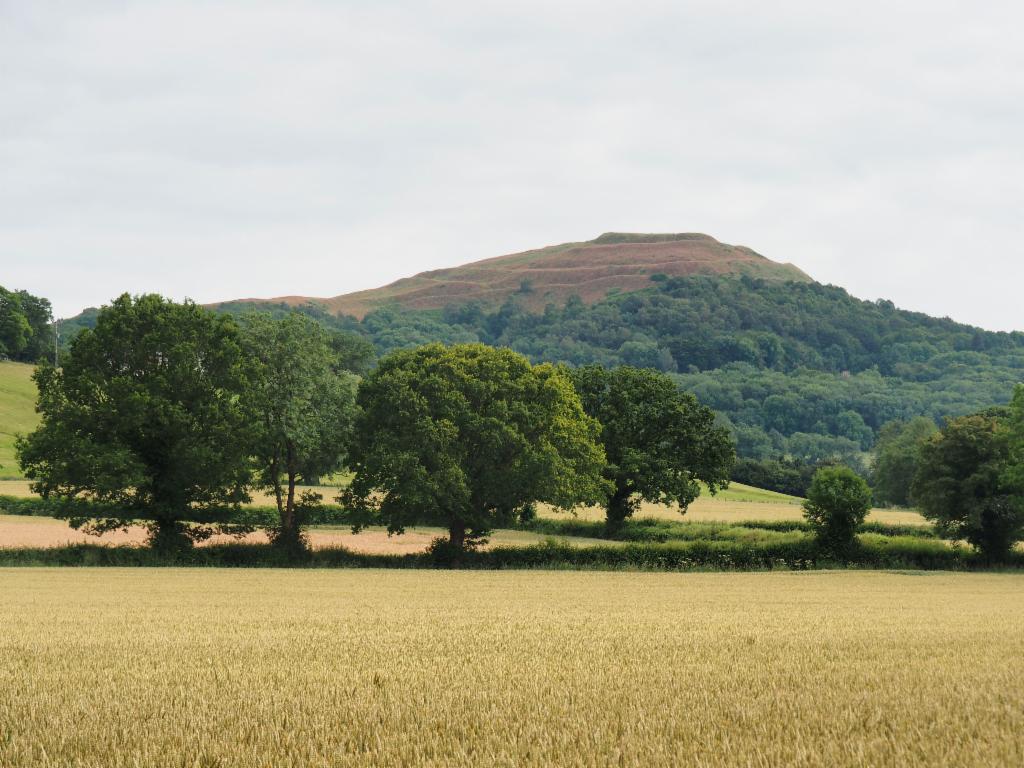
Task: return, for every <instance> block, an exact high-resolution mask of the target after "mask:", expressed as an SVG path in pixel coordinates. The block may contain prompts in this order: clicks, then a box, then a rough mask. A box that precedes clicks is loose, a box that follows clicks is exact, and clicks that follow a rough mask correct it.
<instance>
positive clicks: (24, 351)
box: [0, 286, 53, 363]
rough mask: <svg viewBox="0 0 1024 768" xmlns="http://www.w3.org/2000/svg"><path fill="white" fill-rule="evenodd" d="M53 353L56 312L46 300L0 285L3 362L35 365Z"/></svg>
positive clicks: (0, 357)
mask: <svg viewBox="0 0 1024 768" xmlns="http://www.w3.org/2000/svg"><path fill="white" fill-rule="evenodd" d="M52 352H53V312H52V311H51V309H50V302H49V301H48V300H47V299H43V298H40V297H39V296H33V295H32V294H31V293H29V292H28V291H8V290H7V289H6V288H3V287H2V286H0V359H2V358H4V357H9V358H10V359H12V360H18V361H20V362H25V363H35V362H39V361H40V360H42V359H44V358H45V357H47V356H48V355H51V354H52Z"/></svg>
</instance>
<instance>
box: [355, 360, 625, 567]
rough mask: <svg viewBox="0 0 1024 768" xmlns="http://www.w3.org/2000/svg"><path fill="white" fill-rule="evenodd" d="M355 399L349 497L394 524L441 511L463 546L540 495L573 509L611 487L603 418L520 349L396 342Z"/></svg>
mask: <svg viewBox="0 0 1024 768" xmlns="http://www.w3.org/2000/svg"><path fill="white" fill-rule="evenodd" d="M358 403H359V406H360V408H361V413H360V415H359V417H358V418H357V420H356V429H355V438H354V441H353V444H352V448H351V452H350V465H351V467H352V469H353V470H354V471H355V477H354V479H353V481H352V484H351V486H350V488H349V490H348V491H347V492H346V494H345V495H344V496H343V501H344V502H345V503H348V504H350V505H352V506H353V507H354V508H356V509H357V510H361V511H363V512H364V514H370V515H374V518H373V519H376V516H377V515H379V517H380V518H381V519H383V521H384V522H385V523H386V525H387V526H388V530H389V531H392V532H401V531H403V530H404V529H405V527H406V526H409V525H416V524H424V523H433V524H438V523H440V524H443V525H445V527H447V528H448V530H449V543H450V545H451V546H452V547H454V548H456V549H461V548H463V547H464V546H466V545H467V543H468V544H472V543H473V542H474V540H475V539H477V538H479V537H480V536H483V535H485V534H486V533H487V532H488V531H489V530H490V529H492V528H493V527H494V526H495V525H497V524H499V523H500V522H502V521H507V520H509V519H511V518H512V517H514V516H515V515H517V514H521V513H522V512H523V511H524V510H526V509H527V508H529V507H530V505H532V504H533V503H534V502H546V503H549V504H552V505H554V506H555V507H558V508H561V509H568V508H571V507H573V506H575V505H577V504H580V503H596V502H597V501H599V500H601V499H603V498H604V494H605V484H604V482H603V481H602V480H601V469H602V467H603V466H604V452H603V451H602V449H601V447H600V444H599V443H598V437H599V426H598V424H597V422H595V421H594V420H593V419H591V418H589V417H588V416H587V415H586V414H585V413H584V412H583V408H582V406H581V405H580V401H579V397H578V396H577V395H576V392H575V390H574V389H573V386H572V382H571V380H570V379H569V377H568V376H567V375H565V374H564V373H563V372H561V371H559V370H557V369H555V368H553V367H552V366H549V365H539V366H531V365H530V363H529V362H528V361H527V360H526V358H524V357H523V356H522V355H519V354H517V353H515V352H513V351H511V350H508V349H494V348H491V347H487V346H484V345H482V344H468V345H458V346H453V347H444V346H442V345H440V344H431V345H428V346H424V347H420V348H417V349H412V350H404V351H399V352H395V353H393V354H391V355H389V356H387V357H385V358H384V359H382V360H381V361H380V363H379V364H378V366H377V368H376V369H374V371H373V372H371V373H370V374H369V375H368V376H367V378H366V379H365V380H364V381H363V383H362V386H361V387H360V390H359V397H358ZM367 519H369V518H367Z"/></svg>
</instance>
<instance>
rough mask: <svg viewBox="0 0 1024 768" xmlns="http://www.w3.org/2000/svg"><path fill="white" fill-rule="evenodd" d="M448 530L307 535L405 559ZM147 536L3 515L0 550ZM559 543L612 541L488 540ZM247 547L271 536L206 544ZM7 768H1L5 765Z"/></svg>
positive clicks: (315, 531) (140, 540)
mask: <svg viewBox="0 0 1024 768" xmlns="http://www.w3.org/2000/svg"><path fill="white" fill-rule="evenodd" d="M446 533H447V532H446V531H444V530H443V529H441V528H431V527H426V526H424V527H419V528H409V529H408V530H407V531H406V532H405V533H404V534H402V535H401V536H389V535H388V532H387V530H386V529H385V528H383V527H379V526H373V527H371V528H368V529H366V530H364V531H361V532H360V533H358V534H355V533H352V530H351V528H348V527H346V526H340V525H339V526H317V527H316V528H312V529H310V530H309V532H308V536H309V543H310V546H311V547H312V548H313V549H323V548H325V547H346V548H347V549H350V550H352V551H353V552H363V553H366V554H393V555H405V554H410V553H413V552H423V551H424V550H425V549H427V547H428V546H430V543H431V541H433V540H434V539H435V538H437V537H439V536H444V535H445V534H446ZM147 536H148V533H147V531H146V529H145V528H143V527H142V526H141V525H137V526H132V527H131V528H129V529H128V530H127V531H112V532H110V533H106V534H104V535H103V536H100V537H96V536H90V535H88V534H86V533H83V532H81V531H76V530H74V529H72V528H70V527H69V526H68V524H67V523H66V522H65V521H64V520H56V519H54V518H52V517H24V516H17V515H2V514H0V549H3V548H5V547H63V546H67V545H69V544H103V545H109V546H120V545H126V544H127V545H135V546H142V545H143V544H145V543H146V540H147ZM550 539H554V540H556V541H558V542H560V543H562V544H569V545H572V546H588V545H593V544H605V545H607V544H609V542H607V541H603V540H599V539H590V538H586V537H584V536H549V535H547V536H541V535H539V534H536V533H530V532H529V531H513V530H501V531H495V532H494V533H493V534H492V535H491V536H490V537H489V538H488V544H487V547H498V546H528V545H530V544H539V543H541V542H542V541H546V540H550ZM238 541H240V542H244V543H247V544H266V543H267V542H268V538H267V535H266V533H264V532H262V531H255V532H253V533H251V534H248V535H246V536H243V537H234V536H214V537H212V538H210V539H209V540H207V541H206V542H203V543H201V544H200V545H199V546H206V545H208V544H225V543H230V542H238ZM0 768H2V767H0Z"/></svg>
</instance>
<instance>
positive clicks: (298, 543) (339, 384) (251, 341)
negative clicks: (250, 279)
mask: <svg viewBox="0 0 1024 768" xmlns="http://www.w3.org/2000/svg"><path fill="white" fill-rule="evenodd" d="M242 328H243V333H242V343H243V348H244V349H245V351H246V353H247V354H248V356H249V358H250V359H251V361H252V363H253V365H252V370H251V373H250V376H249V381H248V386H247V387H246V391H245V397H244V399H243V402H244V404H245V407H246V413H247V414H248V416H249V420H250V426H251V429H252V431H253V447H252V452H253V455H254V457H255V459H256V465H257V470H258V471H257V478H258V484H259V485H260V486H262V487H264V488H267V489H269V490H271V491H272V492H273V493H274V497H275V500H276V503H277V508H278V514H279V517H280V525H279V526H278V528H277V529H276V530H275V531H274V532H273V540H274V542H275V544H279V545H281V546H283V547H285V548H288V549H291V550H301V549H302V548H303V544H304V542H303V539H302V530H301V528H302V524H303V522H304V516H305V513H306V512H308V511H309V510H310V507H311V505H314V504H315V503H316V501H317V500H316V499H315V497H313V496H306V497H305V499H303V498H296V493H295V489H296V485H297V484H299V483H300V482H301V483H310V482H311V481H315V480H317V479H318V478H319V477H320V476H321V475H326V474H330V473H331V472H334V471H335V470H337V469H338V468H339V467H340V466H341V464H342V461H343V459H344V454H345V450H346V447H347V444H348V441H349V439H350V436H351V432H352V424H353V420H354V418H355V396H356V386H357V384H358V378H357V377H356V376H355V375H353V374H351V373H347V372H345V371H340V372H339V371H336V370H335V368H337V367H340V366H341V365H343V364H345V363H349V364H351V355H350V356H349V359H347V360H345V361H342V360H340V359H339V357H338V354H337V352H336V351H335V350H336V349H337V348H338V347H337V346H336V343H335V342H336V340H337V336H336V335H334V334H331V333H330V332H328V331H327V330H325V329H324V328H323V326H321V325H320V324H319V323H317V322H316V321H315V320H313V319H312V318H310V317H308V316H306V315H303V314H300V313H289V314H286V315H283V316H282V317H280V318H278V319H274V318H273V317H271V316H270V315H269V314H251V315H247V316H245V317H244V320H243V326H242ZM340 349H341V350H342V351H343V352H344V351H348V350H350V349H351V345H347V344H346V345H341V346H340Z"/></svg>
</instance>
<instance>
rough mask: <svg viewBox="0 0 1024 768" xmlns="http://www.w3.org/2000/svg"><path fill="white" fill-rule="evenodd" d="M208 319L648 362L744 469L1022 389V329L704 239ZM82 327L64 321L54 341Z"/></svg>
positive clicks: (354, 337) (385, 342) (867, 437)
mask: <svg viewBox="0 0 1024 768" xmlns="http://www.w3.org/2000/svg"><path fill="white" fill-rule="evenodd" d="M218 307H219V308H220V309H221V310H222V311H225V312H230V313H233V314H239V313H243V312H246V311H249V310H253V309H259V310H264V311H270V312H272V313H284V312H289V311H293V310H296V309H298V310H299V311H302V312H305V313H307V314H309V315H312V316H313V317H316V318H317V319H318V320H320V322H322V323H323V324H324V325H326V326H328V327H330V328H332V329H334V330H337V331H342V332H347V333H348V334H349V343H348V344H347V346H346V348H347V349H351V350H356V351H358V350H359V349H360V344H362V345H364V346H365V345H366V343H367V342H369V343H370V344H372V347H373V350H374V351H375V353H376V354H377V355H383V354H386V353H387V352H389V351H391V350H394V349H398V348H402V347H409V346H414V345H418V344H424V343H427V342H431V341H440V342H444V343H449V344H451V343H459V342H474V341H480V342H484V343H486V344H491V345H496V346H507V347H511V348H513V349H515V350H517V351H519V352H522V353H523V354H525V355H527V356H528V357H529V358H530V359H531V360H533V361H535V362H554V363H565V364H568V365H585V364H588V363H600V364H603V365H607V366H614V365H620V364H628V365H635V366H639V367H648V368H657V369H659V370H662V371H664V372H666V373H669V374H670V375H672V376H674V377H676V380H677V381H678V383H679V385H680V386H681V387H684V388H685V389H687V390H690V391H692V392H694V393H695V394H696V395H697V397H698V398H699V399H700V400H701V401H702V402H704V403H706V404H707V405H710V406H711V407H713V408H714V409H715V410H717V411H718V412H719V414H720V415H721V419H722V421H723V423H725V424H726V425H728V426H729V427H730V428H731V429H732V431H733V434H734V435H735V437H736V440H737V442H738V446H739V450H740V453H741V455H743V456H745V457H749V458H752V459H758V460H762V459H782V458H787V459H793V460H796V461H798V462H817V461H821V460H823V459H841V460H843V461H846V462H848V463H850V464H851V465H854V466H857V465H858V464H860V465H862V466H866V465H867V455H866V453H867V452H868V451H869V450H870V449H871V447H872V446H873V444H874V440H875V437H876V435H877V434H878V432H879V430H880V429H881V427H882V426H883V425H884V424H886V423H887V422H889V421H892V420H906V419H910V418H914V417H916V416H927V417H929V418H932V419H934V420H935V421H937V422H942V421H943V420H944V419H947V418H950V417H953V416H959V415H962V414H966V413H971V412H975V411H978V410H981V409H984V408H987V407H990V406H992V405H998V404H1003V403H1006V402H1007V401H1008V399H1009V397H1010V394H1011V392H1012V389H1013V386H1014V384H1015V383H1016V382H1019V381H1021V380H1024V334H1022V333H995V332H990V331H986V330H984V329H981V328H975V327H972V326H968V325H963V324H961V323H956V322H954V321H952V320H950V319H949V318H935V317H930V316H928V315H925V314H922V313H918V312H908V311H905V310H901V309H899V308H898V307H896V306H895V305H894V304H893V303H892V302H890V301H863V300H861V299H858V298H856V297H854V296H851V295H850V294H848V293H847V292H846V291H844V290H843V289H842V288H839V287H836V286H827V285H822V284H820V283H816V282H814V281H813V280H811V279H810V278H809V277H808V276H807V275H806V274H805V273H803V272H801V271H800V270H799V269H797V268H796V267H793V266H791V265H788V264H780V263H777V262H773V261H770V260H768V259H766V258H764V257H763V256H760V255H758V254H757V253H755V252H754V251H752V250H750V249H749V248H742V247H738V246H731V245H726V244H724V243H720V242H718V241H717V240H714V239H713V238H710V237H708V236H706V235H636V234H633V235H624V234H606V235H602V236H601V237H599V238H597V239H596V240H593V241H590V242H587V243H568V244H565V245H558V246H552V247H549V248H542V249H539V250H535V251H527V252H525V253H521V254H514V255H511V256H502V257H498V258H495V259H488V260H485V261H481V262H476V263H474V264H469V265H465V266H463V267H455V268H452V269H445V270H437V271H434V272H426V273H423V274H421V275H417V276H415V277H411V278H408V279H407V280H400V281H398V282H396V283H394V284H392V285H390V286H386V287H384V288H380V289H378V290H375V291H363V292H360V293H355V294H347V295H342V296H339V297H335V298H334V299H318V300H310V299H306V298H303V297H286V298H285V299H275V300H271V301H261V300H240V301H232V302H226V303H224V304H221V305H218ZM95 316H96V311H95V310H89V311H87V312H85V313H83V314H82V315H80V316H79V317H78V318H75V319H74V320H73V321H71V322H67V323H65V326H64V327H65V338H68V337H70V336H71V335H72V333H73V330H72V329H78V328H81V327H88V326H89V325H91V324H93V323H94V322H95Z"/></svg>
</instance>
